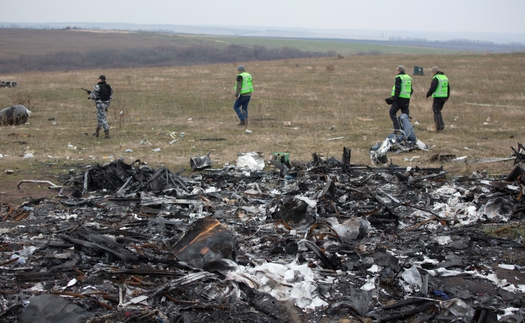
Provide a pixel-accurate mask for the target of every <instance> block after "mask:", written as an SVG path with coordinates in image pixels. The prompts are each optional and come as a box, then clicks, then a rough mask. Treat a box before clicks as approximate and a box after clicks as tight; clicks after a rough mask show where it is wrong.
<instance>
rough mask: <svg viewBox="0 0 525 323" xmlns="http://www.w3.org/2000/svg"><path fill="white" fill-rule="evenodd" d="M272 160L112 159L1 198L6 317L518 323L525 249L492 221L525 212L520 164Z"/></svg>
mask: <svg viewBox="0 0 525 323" xmlns="http://www.w3.org/2000/svg"><path fill="white" fill-rule="evenodd" d="M246 156H247V154H244V155H243V156H242V157H244V158H243V161H246V158H245V157H246ZM522 157H524V156H522V155H521V153H519V154H517V155H516V160H518V159H520V158H522ZM247 164H248V165H250V164H251V163H250V162H248V163H247ZM272 164H274V165H276V168H275V169H272V170H270V171H264V170H260V169H259V168H257V167H253V168H249V167H248V170H247V168H246V166H245V165H244V166H243V167H239V168H238V167H235V166H231V165H230V166H228V167H224V168H222V169H210V168H207V169H206V170H203V171H202V172H198V173H193V174H192V175H191V176H189V177H183V176H181V175H182V172H179V173H172V172H171V171H169V170H168V169H159V170H155V169H152V168H150V167H148V166H145V165H143V164H141V163H140V162H139V161H137V162H135V163H133V164H131V165H128V164H125V163H123V162H122V161H121V160H117V161H114V162H111V163H109V164H105V165H95V166H93V167H91V168H90V169H88V170H87V171H83V172H80V173H78V174H73V175H72V176H71V177H69V178H68V179H65V180H64V185H63V187H62V189H61V190H60V192H59V193H58V196H57V198H56V199H41V200H37V201H28V202H27V203H24V204H23V205H20V206H18V207H16V206H9V205H6V204H3V205H2V208H1V209H0V211H1V216H2V219H3V221H2V222H0V230H1V232H2V236H1V238H2V243H1V247H2V249H1V251H2V253H0V256H1V258H0V266H1V268H2V271H1V274H0V277H1V279H2V286H3V287H2V290H1V291H0V298H1V302H0V319H1V320H4V321H9V322H14V321H15V320H18V322H20V323H25V322H34V320H35V317H38V318H39V321H40V322H57V321H58V318H64V317H67V318H68V320H69V321H71V322H91V323H94V322H110V321H111V322H116V321H122V322H124V321H126V322H209V321H215V322H329V321H342V320H348V321H349V322H356V321H359V322H401V321H403V322H405V321H410V322H445V321H446V322H477V323H486V322H495V321H497V320H499V321H500V322H522V321H523V315H524V310H523V308H524V301H525V296H524V295H525V285H523V281H524V280H525V275H524V269H525V267H524V265H525V263H523V260H522V254H523V245H522V242H521V241H520V240H519V239H502V238H494V237H490V236H488V235H487V234H485V233H484V232H483V231H482V230H481V224H484V223H496V224H497V223H506V224H507V223H508V224H511V223H512V222H513V221H520V220H522V219H523V212H524V210H525V207H524V206H523V204H522V199H521V194H522V189H521V187H522V185H523V184H524V183H523V182H522V181H523V180H522V177H521V174H523V173H525V171H524V169H523V167H522V165H521V163H520V162H517V164H516V167H515V169H514V170H513V171H512V172H511V174H512V176H511V175H509V176H508V178H507V179H506V180H502V179H497V180H494V179H490V178H478V177H472V178H458V179H451V178H446V176H445V175H446V171H444V170H443V169H441V168H440V169H414V168H405V169H403V168H400V167H395V168H393V167H384V168H371V167H366V166H360V165H352V164H351V163H350V151H349V150H348V149H346V148H345V150H344V151H343V158H342V161H339V160H337V159H335V158H330V159H326V160H324V159H322V158H319V156H317V155H316V154H314V155H313V158H312V161H310V162H308V163H302V162H298V161H291V162H289V163H286V164H284V163H279V162H275V163H272ZM54 186H55V187H58V185H54ZM78 191H81V194H80V196H78V194H73V192H78ZM73 195H75V196H77V197H74V196H73ZM505 228H509V227H508V226H507V227H505ZM49 304H61V305H60V306H49Z"/></svg>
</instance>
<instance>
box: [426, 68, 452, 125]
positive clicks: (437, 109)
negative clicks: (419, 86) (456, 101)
mask: <svg viewBox="0 0 525 323" xmlns="http://www.w3.org/2000/svg"><path fill="white" fill-rule="evenodd" d="M432 74H433V75H434V77H433V78H432V82H431V83H430V89H428V92H427V100H428V98H429V97H430V96H432V97H433V98H434V100H433V102H432V112H434V124H435V125H436V131H437V132H440V131H442V130H443V129H445V122H443V116H442V115H441V110H443V106H444V105H445V102H447V101H448V98H449V97H450V84H449V83H448V77H446V76H445V73H443V72H441V71H440V70H439V67H437V66H434V67H432Z"/></svg>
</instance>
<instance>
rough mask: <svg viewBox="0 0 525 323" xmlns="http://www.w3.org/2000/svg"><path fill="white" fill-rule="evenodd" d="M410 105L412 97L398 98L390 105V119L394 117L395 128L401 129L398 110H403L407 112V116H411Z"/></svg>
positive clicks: (402, 111)
mask: <svg viewBox="0 0 525 323" xmlns="http://www.w3.org/2000/svg"><path fill="white" fill-rule="evenodd" d="M409 105H410V99H404V98H398V99H397V101H396V102H394V103H393V104H392V106H391V107H390V119H392V123H393V124H394V130H399V129H401V127H400V125H399V120H397V116H396V114H397V111H399V110H401V114H403V113H404V114H406V115H407V116H410V114H409V113H408V112H409V109H408V106H409Z"/></svg>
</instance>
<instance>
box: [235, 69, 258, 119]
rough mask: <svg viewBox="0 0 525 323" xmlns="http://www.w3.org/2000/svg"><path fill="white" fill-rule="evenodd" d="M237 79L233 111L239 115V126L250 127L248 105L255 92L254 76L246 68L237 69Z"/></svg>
mask: <svg viewBox="0 0 525 323" xmlns="http://www.w3.org/2000/svg"><path fill="white" fill-rule="evenodd" d="M237 72H238V73H239V74H238V75H237V78H236V80H235V103H234V104H233V110H235V113H237V117H239V120H240V123H239V126H247V125H248V104H249V103H250V99H251V96H252V92H253V81H252V76H251V75H250V74H249V73H248V72H246V71H245V70H244V66H242V65H239V67H237Z"/></svg>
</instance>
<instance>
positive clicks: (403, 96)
mask: <svg viewBox="0 0 525 323" xmlns="http://www.w3.org/2000/svg"><path fill="white" fill-rule="evenodd" d="M396 71H397V75H396V77H395V82H394V86H393V87H392V93H391V98H390V100H389V101H388V103H390V102H391V106H390V119H392V123H393V125H394V133H395V134H400V133H401V127H400V125H399V120H397V116H396V114H397V112H398V111H399V110H401V114H406V115H407V116H409V117H410V113H409V112H410V111H409V105H410V96H411V95H412V93H413V92H414V90H413V89H412V78H411V77H410V76H409V75H408V74H406V73H405V67H404V66H403V65H399V66H398V67H397V69H396Z"/></svg>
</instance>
